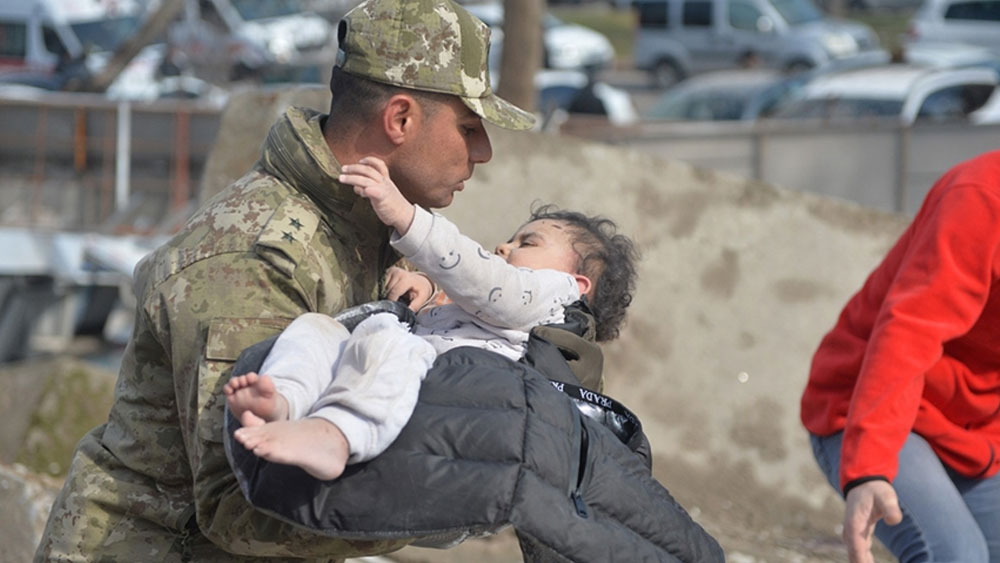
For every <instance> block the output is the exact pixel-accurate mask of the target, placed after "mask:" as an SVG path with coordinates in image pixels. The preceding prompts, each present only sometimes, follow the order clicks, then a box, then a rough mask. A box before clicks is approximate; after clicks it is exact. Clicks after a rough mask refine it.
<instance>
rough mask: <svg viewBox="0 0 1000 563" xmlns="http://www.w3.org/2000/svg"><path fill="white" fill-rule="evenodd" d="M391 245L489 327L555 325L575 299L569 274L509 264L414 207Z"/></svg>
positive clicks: (574, 285)
mask: <svg viewBox="0 0 1000 563" xmlns="http://www.w3.org/2000/svg"><path fill="white" fill-rule="evenodd" d="M392 244H393V246H394V247H395V248H396V250H399V251H400V252H401V253H402V254H403V255H404V256H406V257H407V258H408V259H409V260H410V261H411V262H412V263H413V264H415V265H416V266H417V267H418V268H419V269H420V271H421V272H424V273H425V274H427V275H428V276H430V278H431V279H432V280H434V282H435V283H437V284H438V285H439V286H440V287H441V289H442V290H443V291H444V292H445V294H447V295H448V297H449V298H451V300H452V301H453V302H454V303H455V304H457V305H458V306H459V307H461V308H462V309H464V310H465V311H466V312H468V313H470V314H472V315H475V316H476V317H478V318H480V319H482V320H483V321H486V322H488V323H490V324H492V325H494V326H499V327H503V328H512V329H518V330H529V329H531V328H532V327H534V326H536V325H538V324H543V323H546V322H555V321H557V320H560V319H562V318H563V307H564V306H565V305H568V304H569V303H572V302H573V301H576V300H577V299H579V298H580V289H579V286H578V284H577V282H576V280H575V279H574V278H573V276H571V275H570V274H567V273H565V272H559V271H556V270H530V269H527V268H518V267H515V266H511V265H510V264H508V263H507V262H506V261H505V260H504V259H503V258H501V257H500V256H498V255H496V254H494V253H492V252H488V251H487V250H485V249H484V248H483V247H482V246H481V245H480V244H479V243H477V242H476V241H474V240H472V239H470V238H469V237H467V236H465V235H463V234H461V233H460V232H459V231H458V228H457V227H456V226H455V225H454V224H453V223H451V222H450V221H448V220H447V219H446V218H444V217H443V216H441V215H438V214H432V213H430V212H428V211H425V210H424V209H422V208H419V207H417V208H415V213H414V217H413V221H412V223H411V225H410V229H409V231H408V232H407V234H406V235H405V236H401V237H398V238H394V240H393V242H392Z"/></svg>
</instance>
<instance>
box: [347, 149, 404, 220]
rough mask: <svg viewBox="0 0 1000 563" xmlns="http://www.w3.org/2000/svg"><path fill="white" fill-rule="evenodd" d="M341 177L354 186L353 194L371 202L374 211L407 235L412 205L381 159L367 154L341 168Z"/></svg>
mask: <svg viewBox="0 0 1000 563" xmlns="http://www.w3.org/2000/svg"><path fill="white" fill-rule="evenodd" d="M341 171H342V173H341V175H340V178H339V180H340V181H341V182H343V183H345V184H350V185H352V186H354V193H356V194H358V195H359V196H361V197H363V198H365V199H367V200H368V201H369V202H370V203H371V204H372V209H374V210H375V214H376V215H378V218H379V219H380V220H381V221H382V222H383V223H385V224H386V225H388V226H390V227H392V228H393V229H395V230H396V232H397V233H399V234H400V235H405V234H406V231H407V230H408V229H409V228H410V223H412V222H413V209H414V207H413V204H412V203H410V202H409V201H407V200H406V198H405V197H403V194H401V193H400V192H399V188H397V187H396V184H394V183H393V182H392V178H390V177H389V169H388V167H386V165H385V162H383V161H382V159H380V158H378V157H374V156H366V157H364V158H362V159H361V160H360V161H358V163H357V164H346V165H344V166H343V167H342V168H341Z"/></svg>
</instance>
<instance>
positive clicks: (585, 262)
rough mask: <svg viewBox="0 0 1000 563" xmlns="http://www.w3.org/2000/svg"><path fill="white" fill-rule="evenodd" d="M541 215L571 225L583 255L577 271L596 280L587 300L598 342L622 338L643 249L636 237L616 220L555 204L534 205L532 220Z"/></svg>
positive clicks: (575, 248) (578, 253) (572, 232)
mask: <svg viewBox="0 0 1000 563" xmlns="http://www.w3.org/2000/svg"><path fill="white" fill-rule="evenodd" d="M539 219H552V220H555V221H562V222H564V223H566V224H568V225H569V227H570V233H571V236H572V237H573V249H574V250H575V251H576V253H577V255H579V257H580V264H579V266H578V269H577V273H578V274H581V275H584V276H587V277H588V278H590V280H591V282H592V283H593V287H592V288H591V292H590V297H589V299H587V304H588V305H589V306H590V309H591V311H592V312H593V313H594V320H595V321H596V324H597V327H596V328H597V335H596V339H597V341H598V342H603V341H606V340H613V339H615V338H618V333H619V332H620V331H621V327H622V324H624V322H625V310H626V309H628V306H629V305H630V304H631V303H632V294H633V293H634V292H635V284H636V262H637V261H638V260H639V251H638V250H637V249H636V247H635V243H633V242H632V239H630V238H628V237H627V236H625V235H623V234H621V233H619V232H618V225H616V224H615V222H614V221H612V220H611V219H608V218H606V217H602V216H599V215H595V216H589V215H584V214H583V213H579V212H577V211H567V210H561V209H558V208H556V207H555V206H554V205H552V204H546V205H542V204H535V205H532V210H531V217H530V218H529V219H528V222H529V223H530V222H532V221H537V220H539Z"/></svg>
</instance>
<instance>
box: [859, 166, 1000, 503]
mask: <svg viewBox="0 0 1000 563" xmlns="http://www.w3.org/2000/svg"><path fill="white" fill-rule="evenodd" d="M915 221H919V225H914V226H915V227H918V228H915V229H914V230H913V233H912V237H913V240H912V241H911V242H910V244H909V245H908V247H907V249H906V250H905V253H904V254H903V256H902V257H901V262H900V267H899V268H898V271H897V273H896V276H895V279H894V280H893V281H892V284H891V287H890V289H889V292H888V294H887V295H886V298H885V299H884V301H883V303H882V306H881V309H880V311H879V313H878V316H877V318H876V320H875V324H874V330H873V332H872V335H871V338H870V340H869V343H868V348H867V352H866V355H865V360H864V363H863V364H862V367H861V371H860V373H859V375H858V380H857V384H856V386H855V389H854V395H853V397H852V400H851V405H850V408H849V410H848V414H847V425H846V427H845V432H844V441H843V450H842V462H841V467H840V482H841V486H842V487H843V486H844V485H847V484H849V483H851V482H852V481H856V480H858V479H863V478H870V477H876V476H881V477H885V478H886V479H888V480H890V481H891V480H892V479H894V478H895V476H896V472H897V469H898V468H897V461H896V460H897V454H898V452H899V450H900V449H901V448H902V446H903V442H904V441H905V440H906V437H907V435H908V434H909V432H910V429H911V428H913V424H914V421H915V419H916V416H917V411H918V408H919V406H920V400H921V396H922V393H923V387H924V375H925V374H926V373H927V372H928V371H929V370H930V369H931V368H932V366H933V365H934V364H935V363H937V362H938V361H939V360H940V359H941V357H942V354H943V349H944V345H945V343H946V342H948V341H949V340H951V339H953V338H955V337H958V336H960V335H962V334H965V333H966V332H968V331H969V329H970V328H971V327H972V326H973V325H974V324H975V323H976V321H977V320H978V319H979V316H980V314H981V312H982V310H983V307H984V305H985V304H986V302H987V299H988V297H989V292H990V289H991V286H992V284H993V283H994V282H995V280H996V271H995V270H996V268H997V262H996V261H997V259H998V253H1000V228H998V225H1000V198H998V196H997V195H996V194H995V193H992V192H989V191H987V190H986V189H983V188H982V187H981V186H976V185H956V186H954V187H952V188H951V189H948V190H945V191H944V192H943V193H941V195H940V196H939V199H938V200H937V201H936V202H935V203H934V204H933V205H931V206H928V207H926V208H925V209H923V210H921V212H920V214H918V217H917V219H915Z"/></svg>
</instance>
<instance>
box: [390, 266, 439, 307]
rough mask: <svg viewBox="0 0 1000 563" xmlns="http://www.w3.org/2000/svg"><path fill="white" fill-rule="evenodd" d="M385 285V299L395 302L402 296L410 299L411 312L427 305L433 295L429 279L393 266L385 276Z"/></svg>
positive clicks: (432, 286)
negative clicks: (386, 291) (386, 290)
mask: <svg viewBox="0 0 1000 563" xmlns="http://www.w3.org/2000/svg"><path fill="white" fill-rule="evenodd" d="M385 285H386V288H387V289H388V293H387V294H386V298H387V299H390V300H392V301H396V300H397V299H399V298H400V297H402V296H403V295H406V296H408V297H409V298H410V303H409V307H410V309H411V310H413V311H417V310H419V309H420V308H421V307H423V306H424V303H427V300H428V299H430V298H431V295H432V294H433V293H434V284H433V283H431V280H430V278H428V277H427V276H426V275H424V274H421V273H420V272H410V271H408V270H404V269H402V268H397V267H395V266H393V267H391V268H389V269H388V270H387V272H386V274H385Z"/></svg>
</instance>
